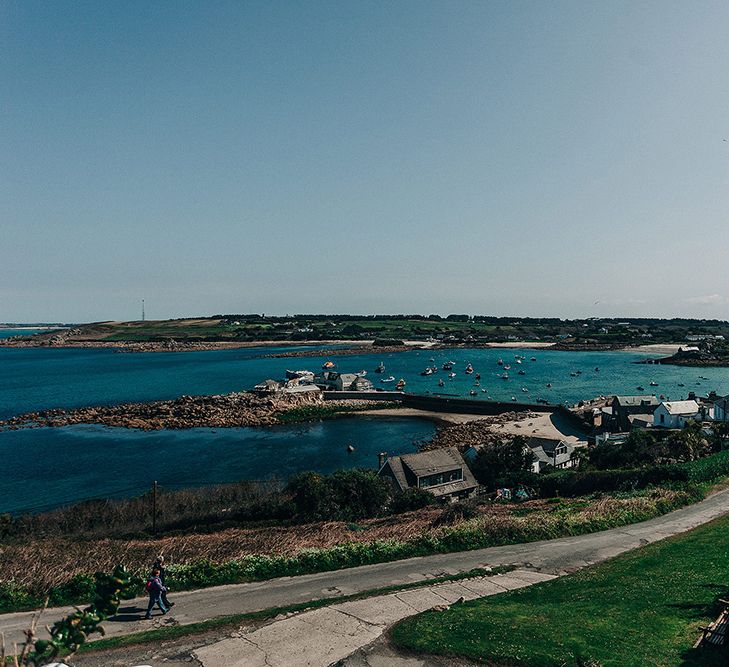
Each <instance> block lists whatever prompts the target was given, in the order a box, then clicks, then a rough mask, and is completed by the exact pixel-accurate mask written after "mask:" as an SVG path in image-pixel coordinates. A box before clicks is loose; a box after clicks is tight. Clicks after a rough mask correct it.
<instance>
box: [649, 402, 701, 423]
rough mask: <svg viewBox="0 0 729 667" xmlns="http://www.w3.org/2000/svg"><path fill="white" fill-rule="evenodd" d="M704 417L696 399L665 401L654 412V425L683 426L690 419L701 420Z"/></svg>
mask: <svg viewBox="0 0 729 667" xmlns="http://www.w3.org/2000/svg"><path fill="white" fill-rule="evenodd" d="M702 417H703V415H702V413H701V408H700V407H699V404H698V403H697V402H696V401H663V402H662V403H661V404H660V405H659V406H658V407H657V408H656V409H655V410H654V412H653V426H654V427H661V428H683V427H684V426H685V425H686V422H687V421H689V420H690V419H695V420H701V419H702Z"/></svg>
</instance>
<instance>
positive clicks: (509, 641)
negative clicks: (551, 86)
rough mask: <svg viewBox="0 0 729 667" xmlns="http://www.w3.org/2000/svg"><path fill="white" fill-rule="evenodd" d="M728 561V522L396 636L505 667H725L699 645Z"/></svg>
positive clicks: (411, 623)
mask: <svg viewBox="0 0 729 667" xmlns="http://www.w3.org/2000/svg"><path fill="white" fill-rule="evenodd" d="M728 558H729V517H724V518H721V519H719V520H716V521H714V522H712V523H710V524H707V525H705V526H702V527H701V528H698V529H696V530H693V531H691V532H689V533H686V534H684V535H681V536H679V537H676V538H672V539H669V540H665V541H662V542H658V543H655V544H652V545H650V546H647V547H644V548H642V549H639V550H637V551H634V552H631V553H629V554H626V555H623V556H620V557H618V558H615V559H613V560H611V561H608V562H606V563H603V564H601V565H597V566H594V567H590V568H587V569H585V570H582V571H581V572H579V573H577V574H575V575H572V576H567V577H563V578H560V579H556V580H553V581H549V582H546V583H543V584H539V585H536V586H532V587H530V588H527V589H523V590H519V591H512V592H509V593H505V594H503V595H499V596H496V597H492V598H484V599H481V600H475V601H473V602H467V603H465V604H463V605H458V606H454V607H452V608H451V609H450V610H448V611H445V612H426V613H425V614H420V615H419V616H415V617H412V618H410V619H407V620H405V621H403V622H402V623H401V624H400V625H398V626H396V628H395V629H394V630H393V637H394V640H395V642H396V643H397V644H398V645H400V646H402V647H405V648H408V649H411V650H415V651H422V652H426V653H436V654H446V655H457V656H462V657H466V658H471V659H475V660H479V661H484V662H486V663H487V664H496V665H523V666H528V667H558V666H559V667H562V666H570V667H572V666H574V667H577V666H579V665H593V664H594V665H600V666H601V667H658V666H661V667H668V666H672V667H673V666H679V665H681V666H682V667H693V666H697V667H698V665H703V666H705V667H712V666H716V667H718V666H719V665H726V664H727V651H726V650H724V651H721V650H719V651H717V650H712V649H708V650H693V649H692V645H693V643H694V641H695V640H696V639H697V637H698V636H699V634H700V631H699V629H698V628H699V626H700V625H705V624H707V622H709V621H710V620H713V618H714V617H715V616H716V615H717V614H718V611H719V608H718V606H717V604H716V601H717V600H718V599H719V598H727V597H728V595H727V594H728V593H729V578H728V577H727V562H728ZM727 650H729V649H727ZM591 661H592V662H591Z"/></svg>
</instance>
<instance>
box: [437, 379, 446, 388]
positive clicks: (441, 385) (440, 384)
mask: <svg viewBox="0 0 729 667" xmlns="http://www.w3.org/2000/svg"><path fill="white" fill-rule="evenodd" d="M438 386H439V387H445V382H443V378H440V380H438Z"/></svg>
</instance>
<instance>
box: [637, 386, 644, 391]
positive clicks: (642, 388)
mask: <svg viewBox="0 0 729 667" xmlns="http://www.w3.org/2000/svg"><path fill="white" fill-rule="evenodd" d="M636 389H637V390H638V391H645V387H640V386H639V387H636Z"/></svg>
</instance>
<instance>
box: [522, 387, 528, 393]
mask: <svg viewBox="0 0 729 667" xmlns="http://www.w3.org/2000/svg"><path fill="white" fill-rule="evenodd" d="M521 390H522V391H523V392H524V393H525V394H528V393H529V390H528V389H527V388H526V387H522V388H521Z"/></svg>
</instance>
